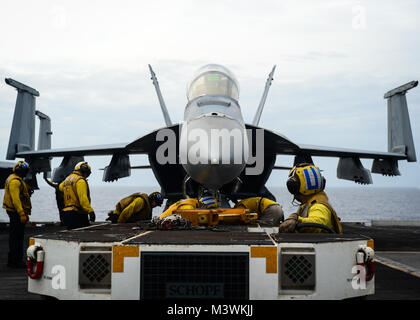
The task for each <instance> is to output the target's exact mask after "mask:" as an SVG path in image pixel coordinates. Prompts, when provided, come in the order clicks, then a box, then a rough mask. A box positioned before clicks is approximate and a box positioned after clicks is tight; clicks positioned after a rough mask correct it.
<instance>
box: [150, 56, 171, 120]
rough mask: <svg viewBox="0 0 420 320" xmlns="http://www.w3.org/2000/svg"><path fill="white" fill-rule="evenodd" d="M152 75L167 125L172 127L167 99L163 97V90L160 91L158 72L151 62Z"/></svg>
mask: <svg viewBox="0 0 420 320" xmlns="http://www.w3.org/2000/svg"><path fill="white" fill-rule="evenodd" d="M149 70H150V75H151V76H152V81H153V85H154V86H155V89H156V94H157V96H158V99H159V104H160V108H161V109H162V113H163V118H164V119H165V123H166V126H168V127H170V126H171V125H172V121H171V118H170V117H169V112H168V109H166V104H165V101H164V100H163V97H162V92H160V87H159V82H158V81H157V78H156V74H155V72H154V71H153V69H152V66H151V65H150V64H149Z"/></svg>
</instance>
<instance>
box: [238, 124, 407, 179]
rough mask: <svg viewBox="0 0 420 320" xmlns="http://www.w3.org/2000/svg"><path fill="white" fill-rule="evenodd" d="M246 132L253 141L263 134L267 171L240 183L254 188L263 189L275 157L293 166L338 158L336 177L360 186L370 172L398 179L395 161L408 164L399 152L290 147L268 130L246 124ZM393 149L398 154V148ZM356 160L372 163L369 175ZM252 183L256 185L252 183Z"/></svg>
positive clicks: (280, 136) (297, 144)
mask: <svg viewBox="0 0 420 320" xmlns="http://www.w3.org/2000/svg"><path fill="white" fill-rule="evenodd" d="M246 128H247V129H248V130H251V131H252V132H253V135H254V136H253V137H255V136H256V135H257V134H256V133H254V132H255V131H258V130H263V132H264V165H265V167H266V166H268V168H264V172H263V174H262V175H261V176H260V177H253V176H251V177H246V176H242V177H241V179H242V180H249V179H252V180H253V181H252V182H253V184H254V185H256V184H257V185H261V187H263V185H264V183H265V181H266V180H267V179H268V177H269V175H270V172H271V170H272V169H275V167H274V164H275V156H276V155H278V154H286V155H294V156H295V159H294V164H297V163H302V162H308V163H313V160H312V157H313V156H316V157H336V158H339V163H338V166H337V177H338V178H340V179H346V180H352V181H355V182H358V183H363V184H370V183H372V178H371V174H370V173H371V172H372V173H381V174H383V175H389V176H395V175H400V172H399V170H398V160H408V156H407V154H406V153H403V152H381V151H368V150H358V149H346V148H334V147H326V146H316V145H307V144H299V143H293V142H291V141H290V140H289V139H288V138H286V137H285V136H284V135H281V134H277V133H275V132H273V131H271V130H267V129H263V128H259V127H256V126H253V125H250V124H247V125H246ZM253 140H255V139H253ZM252 148H253V149H252V150H253V152H255V150H256V149H255V148H256V147H255V141H253V146H252ZM396 149H397V150H398V148H396ZM400 150H401V151H403V150H404V148H400ZM398 151H399V150H398ZM254 154H255V153H254ZM360 159H373V164H372V169H371V171H369V170H368V169H366V168H364V167H363V165H362V163H361V161H360ZM255 179H258V180H259V181H254V180H255ZM260 180H261V181H260ZM247 183H248V181H247ZM244 184H245V183H244Z"/></svg>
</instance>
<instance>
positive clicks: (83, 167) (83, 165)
mask: <svg viewBox="0 0 420 320" xmlns="http://www.w3.org/2000/svg"><path fill="white" fill-rule="evenodd" d="M74 170H76V171H80V173H82V174H87V175H90V173H91V170H90V166H89V164H88V163H87V162H86V161H81V162H79V163H78V164H76V166H75V167H74Z"/></svg>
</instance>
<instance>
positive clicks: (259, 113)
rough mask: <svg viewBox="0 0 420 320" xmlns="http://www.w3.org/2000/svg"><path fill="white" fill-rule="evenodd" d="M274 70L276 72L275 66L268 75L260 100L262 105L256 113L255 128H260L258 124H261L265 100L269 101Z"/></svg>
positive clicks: (253, 122)
mask: <svg viewBox="0 0 420 320" xmlns="http://www.w3.org/2000/svg"><path fill="white" fill-rule="evenodd" d="M274 70H276V66H274V67H273V69H271V72H270V74H269V75H268V78H267V81H266V83H265V88H264V92H263V95H262V97H261V100H260V104H259V106H258V109H257V112H256V113H255V116H254V120H253V121H252V125H254V126H258V123H259V122H260V118H261V114H262V111H263V109H264V105H265V100H266V99H267V94H268V90H269V89H270V86H271V82H272V81H273V75H274Z"/></svg>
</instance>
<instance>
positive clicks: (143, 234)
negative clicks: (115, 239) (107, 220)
mask: <svg viewBox="0 0 420 320" xmlns="http://www.w3.org/2000/svg"><path fill="white" fill-rule="evenodd" d="M153 231H154V230H150V231H146V232H143V233H140V234H138V235H135V236H134V237H131V238H128V239H125V240H124V241H121V243H124V242H127V241H130V240H133V239H135V238H140V237H143V236H145V235H146V234H149V233H152V232H153Z"/></svg>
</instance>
